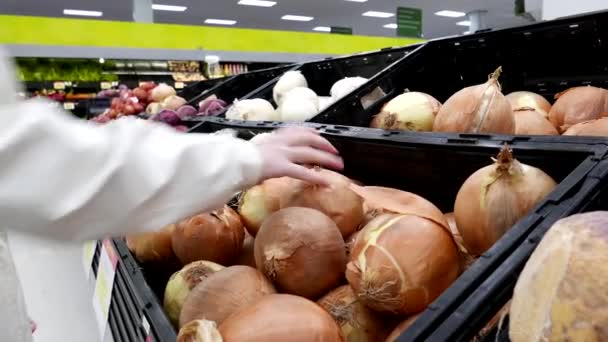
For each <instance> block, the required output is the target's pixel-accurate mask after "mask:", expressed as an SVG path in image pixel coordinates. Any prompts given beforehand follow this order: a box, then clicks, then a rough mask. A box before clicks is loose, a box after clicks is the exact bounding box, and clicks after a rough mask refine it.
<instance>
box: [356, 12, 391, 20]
mask: <svg viewBox="0 0 608 342" xmlns="http://www.w3.org/2000/svg"><path fill="white" fill-rule="evenodd" d="M363 16H364V17H374V18H390V17H394V16H395V14H394V13H388V12H378V11H367V12H365V13H363Z"/></svg>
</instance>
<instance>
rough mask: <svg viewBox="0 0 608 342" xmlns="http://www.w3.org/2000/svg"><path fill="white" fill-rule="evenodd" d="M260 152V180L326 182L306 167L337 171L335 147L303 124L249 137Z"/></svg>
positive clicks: (341, 165) (339, 164)
mask: <svg viewBox="0 0 608 342" xmlns="http://www.w3.org/2000/svg"><path fill="white" fill-rule="evenodd" d="M251 142H253V143H254V144H255V145H257V147H258V148H259V150H260V153H261V155H262V161H263V165H262V179H261V180H266V179H269V178H277V177H283V176H288V177H292V178H297V179H301V180H303V181H307V182H311V183H315V184H320V185H327V184H328V183H327V180H325V179H324V178H323V177H321V176H320V175H319V173H318V172H315V171H314V169H312V168H310V166H313V165H314V166H321V167H323V168H327V169H333V170H337V171H341V170H342V169H343V168H344V163H343V161H342V158H340V156H339V155H338V150H336V148H335V147H334V146H333V145H332V144H331V143H330V142H329V141H327V139H325V138H323V137H322V136H321V135H320V134H319V133H318V132H317V131H315V130H314V129H311V128H304V127H289V128H282V129H279V130H277V131H275V132H273V133H270V134H261V135H258V136H256V137H254V138H253V139H251Z"/></svg>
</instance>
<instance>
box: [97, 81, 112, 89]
mask: <svg viewBox="0 0 608 342" xmlns="http://www.w3.org/2000/svg"><path fill="white" fill-rule="evenodd" d="M99 86H100V87H101V89H103V90H106V89H110V88H112V83H110V82H101V83H100V84H99Z"/></svg>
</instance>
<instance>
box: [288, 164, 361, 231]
mask: <svg viewBox="0 0 608 342" xmlns="http://www.w3.org/2000/svg"><path fill="white" fill-rule="evenodd" d="M317 172H320V173H321V175H322V176H323V177H325V178H326V179H327V180H328V181H329V182H330V185H329V186H319V185H316V184H309V183H304V184H303V186H302V187H301V188H300V189H298V190H297V191H295V192H294V193H293V195H292V196H291V197H290V198H289V199H288V200H287V201H286V203H285V206H284V207H303V208H311V209H316V210H319V211H321V212H323V213H324V214H325V215H327V216H329V217H330V218H331V219H332V220H334V222H336V225H337V226H338V228H339V229H340V233H342V237H343V238H346V237H348V236H349V235H350V234H352V233H354V232H355V231H356V230H357V228H358V227H359V225H360V224H361V221H363V199H362V198H361V197H360V196H359V195H357V194H356V193H355V192H354V191H352V190H351V188H350V185H351V184H352V182H351V181H350V180H349V179H348V178H346V177H344V176H342V175H340V174H337V173H335V172H332V171H329V170H323V169H317Z"/></svg>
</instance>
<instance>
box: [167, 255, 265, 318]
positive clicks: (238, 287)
mask: <svg viewBox="0 0 608 342" xmlns="http://www.w3.org/2000/svg"><path fill="white" fill-rule="evenodd" d="M273 293H276V291H275V289H274V287H273V286H272V284H271V283H270V281H268V279H266V278H265V277H264V275H263V274H261V273H260V272H259V271H258V270H256V269H255V268H252V267H249V266H231V267H228V268H225V269H223V270H220V271H217V272H214V273H212V274H211V275H209V276H208V277H207V279H205V280H204V281H202V282H201V283H200V284H198V285H197V286H196V287H194V289H192V291H190V294H189V295H188V297H187V298H186V301H185V302H184V305H183V307H182V311H181V314H180V316H179V325H180V327H183V326H184V325H186V324H188V323H190V322H192V321H194V320H199V319H205V320H209V321H213V322H215V323H216V324H218V325H220V324H222V322H223V321H224V320H225V319H226V318H228V316H230V315H231V314H233V313H235V312H236V311H238V310H240V309H242V308H243V307H246V306H249V305H253V304H255V303H256V302H257V301H259V300H260V299H262V297H264V296H267V295H269V294H273Z"/></svg>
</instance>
